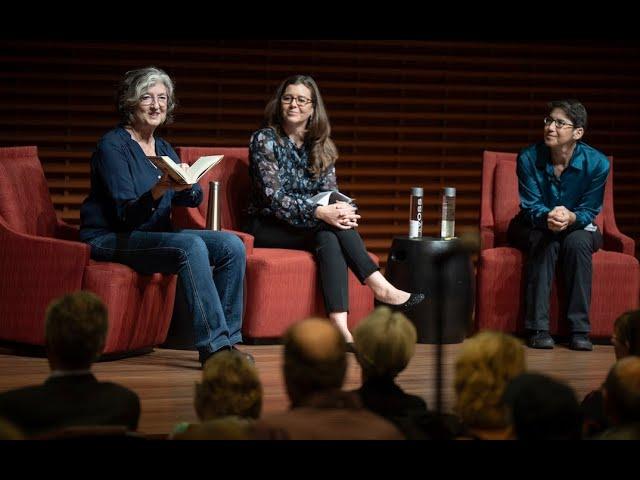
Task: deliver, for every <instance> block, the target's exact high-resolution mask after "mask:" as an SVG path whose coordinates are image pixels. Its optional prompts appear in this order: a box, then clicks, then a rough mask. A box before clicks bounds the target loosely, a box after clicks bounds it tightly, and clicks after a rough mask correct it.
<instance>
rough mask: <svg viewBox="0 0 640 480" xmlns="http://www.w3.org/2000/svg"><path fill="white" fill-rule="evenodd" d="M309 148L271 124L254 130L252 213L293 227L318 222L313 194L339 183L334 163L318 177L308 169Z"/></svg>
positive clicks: (250, 204) (251, 162)
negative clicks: (279, 131)
mask: <svg viewBox="0 0 640 480" xmlns="http://www.w3.org/2000/svg"><path fill="white" fill-rule="evenodd" d="M309 150H310V149H309V147H308V146H307V145H306V144H305V145H303V146H302V147H301V148H298V147H297V146H296V144H295V142H294V141H293V140H291V139H290V138H289V137H283V138H279V136H278V134H277V133H276V132H275V131H274V130H273V129H272V128H263V129H261V130H258V131H257V132H254V133H253V135H252V136H251V141H250V143H249V175H250V177H251V184H252V189H251V193H250V197H249V208H248V213H249V215H255V216H260V217H269V216H273V217H276V218H278V219H280V220H283V221H285V222H287V223H288V224H290V225H292V226H294V227H301V228H309V227H314V226H316V225H318V223H319V222H320V220H318V219H317V218H316V217H315V216H314V213H315V209H316V205H315V203H314V202H312V201H311V200H310V198H311V197H312V196H314V195H316V194H317V193H319V192H324V191H327V190H337V189H338V186H337V183H336V170H335V166H334V165H332V166H331V167H329V168H328V169H327V170H326V171H325V172H323V173H322V174H321V175H320V176H319V177H318V178H316V177H314V175H313V173H311V172H310V171H309V153H310V151H309Z"/></svg>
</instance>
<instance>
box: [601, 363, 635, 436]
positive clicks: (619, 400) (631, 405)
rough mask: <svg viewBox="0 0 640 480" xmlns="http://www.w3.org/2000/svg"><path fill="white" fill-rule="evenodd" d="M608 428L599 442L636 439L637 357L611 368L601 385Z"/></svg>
mask: <svg viewBox="0 0 640 480" xmlns="http://www.w3.org/2000/svg"><path fill="white" fill-rule="evenodd" d="M603 394H604V410H605V413H606V415H607V418H608V419H609V424H610V425H611V426H610V427H609V428H608V429H607V430H605V431H604V432H603V433H602V434H601V435H599V436H598V437H597V438H598V439H600V440H640V357H637V356H628V357H625V358H623V359H622V360H618V362H617V363H616V364H615V365H614V366H613V367H612V368H611V370H610V371H609V375H607V379H606V380H605V382H604V386H603Z"/></svg>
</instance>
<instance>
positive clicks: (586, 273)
mask: <svg viewBox="0 0 640 480" xmlns="http://www.w3.org/2000/svg"><path fill="white" fill-rule="evenodd" d="M507 236H508V239H509V243H510V244H511V245H513V246H514V247H516V248H518V249H520V250H522V251H523V252H525V254H526V270H525V285H526V287H525V288H526V291H525V328H527V329H530V330H549V297H550V294H551V284H552V282H553V276H554V273H555V268H556V264H557V262H558V259H559V260H560V265H561V266H562V271H563V272H564V281H565V286H566V291H567V297H568V298H567V320H568V321H569V327H570V329H571V332H574V333H578V332H580V333H588V332H589V331H590V330H591V327H590V325H589V305H590V303H591V274H592V270H593V268H592V266H593V264H592V255H593V252H595V251H597V250H598V249H599V248H601V247H602V235H601V234H600V232H599V231H595V232H589V231H587V230H582V229H580V230H572V229H567V230H565V231H563V232H560V233H553V232H551V231H550V230H547V229H541V228H538V227H531V225H529V223H528V221H527V220H526V219H525V218H524V217H523V216H522V215H517V216H516V217H515V218H514V219H513V220H512V221H511V223H510V224H509V229H508V231H507Z"/></svg>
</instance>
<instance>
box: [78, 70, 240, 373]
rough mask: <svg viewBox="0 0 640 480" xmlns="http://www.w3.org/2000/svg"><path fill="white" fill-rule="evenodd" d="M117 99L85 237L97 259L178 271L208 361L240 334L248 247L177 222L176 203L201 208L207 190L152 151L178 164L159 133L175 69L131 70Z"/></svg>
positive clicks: (100, 148) (87, 209)
mask: <svg viewBox="0 0 640 480" xmlns="http://www.w3.org/2000/svg"><path fill="white" fill-rule="evenodd" d="M117 104H118V113H119V114H120V117H121V123H120V125H118V126H117V127H116V128H115V129H113V130H111V131H109V132H107V133H106V134H105V135H104V136H103V137H102V138H101V139H100V141H99V142H98V145H97V148H96V151H95V152H94V154H93V156H92V157H91V191H90V192H89V196H88V198H87V199H86V200H85V201H84V203H83V204H82V208H81V210H80V219H81V229H80V238H81V239H82V241H84V242H87V243H88V244H89V245H90V246H91V257H92V258H94V259H95V260H99V261H108V262H118V263H123V264H125V265H128V266H129V267H131V268H132V269H134V270H136V271H137V272H140V273H142V274H145V275H148V274H152V273H154V272H160V273H177V274H178V288H182V289H183V293H184V298H185V300H186V303H187V308H188V311H189V312H190V315H191V317H192V321H193V331H194V336H195V343H196V347H197V348H198V351H199V357H200V361H201V362H202V363H203V364H204V362H205V360H206V359H207V358H208V357H209V356H211V355H212V354H214V353H216V352H218V351H221V350H225V349H232V348H235V347H234V345H235V344H236V343H238V342H240V341H242V336H241V333H240V328H241V323H242V300H243V280H244V269H245V250H244V246H243V244H242V242H241V241H240V239H239V238H238V237H237V236H236V235H233V234H230V233H227V232H220V231H211V230H175V229H174V228H173V227H172V225H171V206H172V205H180V206H187V207H195V206H197V205H198V204H199V203H200V202H201V201H202V198H203V195H202V190H201V188H200V186H199V185H198V184H197V183H195V184H192V185H188V184H187V185H184V184H179V183H177V182H176V181H175V180H172V179H171V177H170V176H169V175H168V174H166V173H165V174H163V173H162V171H161V170H159V169H158V168H157V167H156V165H154V164H153V163H152V162H151V161H149V159H148V158H147V157H149V156H161V155H165V156H168V157H170V158H171V159H173V160H174V161H175V162H176V163H178V164H179V163H180V160H179V159H178V156H177V155H176V153H175V151H174V150H173V148H172V147H171V145H169V143H167V142H166V141H164V140H163V139H162V138H160V137H157V136H155V135H154V132H155V130H156V128H158V127H159V126H161V125H163V124H165V123H168V122H170V121H171V120H172V113H173V109H174V107H175V99H174V87H173V82H172V81H171V79H170V78H169V76H168V75H167V74H166V73H165V72H164V71H162V70H160V69H158V68H153V67H149V68H143V69H140V70H133V71H130V72H127V73H126V74H125V75H124V78H123V79H122V81H121V83H120V86H119V89H118V95H117ZM185 166H186V165H185ZM212 267H213V272H212Z"/></svg>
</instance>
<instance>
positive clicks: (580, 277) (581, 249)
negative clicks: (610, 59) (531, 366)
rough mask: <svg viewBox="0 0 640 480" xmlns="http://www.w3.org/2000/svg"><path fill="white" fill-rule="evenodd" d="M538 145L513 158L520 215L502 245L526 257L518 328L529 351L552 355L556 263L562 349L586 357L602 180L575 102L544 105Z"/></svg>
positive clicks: (605, 165) (598, 157)
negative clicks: (561, 291)
mask: <svg viewBox="0 0 640 480" xmlns="http://www.w3.org/2000/svg"><path fill="white" fill-rule="evenodd" d="M548 106H549V115H548V116H547V117H545V118H544V141H543V142H539V143H536V144H534V145H530V146H528V147H526V148H524V149H523V150H522V151H521V152H520V154H519V155H518V161H517V175H518V191H519V194H520V211H519V212H518V214H517V215H516V217H515V218H514V219H513V220H512V221H511V223H510V225H509V230H508V238H509V242H510V243H511V244H512V245H514V246H516V247H518V248H519V249H521V250H523V251H524V252H525V253H526V254H527V260H526V273H525V276H526V278H525V282H526V291H525V327H526V328H527V330H528V342H527V344H528V345H529V346H530V347H531V348H553V346H554V340H553V338H552V337H551V335H550V334H549V295H550V293H551V284H552V281H553V275H554V270H555V267H556V264H557V262H558V261H560V262H561V265H562V270H563V273H564V279H565V283H566V291H567V296H568V298H567V320H568V322H569V327H570V330H571V339H570V342H569V347H570V348H572V349H574V350H592V348H593V346H592V344H591V341H590V340H589V332H590V324H589V304H590V302H591V273H592V254H593V252H595V251H597V250H598V249H599V248H601V247H602V234H601V233H600V232H599V231H598V227H597V226H596V225H595V224H594V223H593V221H594V219H595V217H596V215H598V213H599V212H600V209H601V208H602V201H603V198H604V188H605V184H606V181H607V176H608V174H609V161H608V160H607V157H606V156H605V155H604V154H603V153H602V152H600V151H598V150H596V149H595V148H593V147H591V146H589V145H587V144H586V143H584V142H583V141H582V137H583V136H584V132H585V129H586V126H587V111H586V109H585V107H584V106H583V105H582V104H581V103H580V102H578V101H577V100H573V99H567V100H559V101H553V102H550V103H549V105H548Z"/></svg>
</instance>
